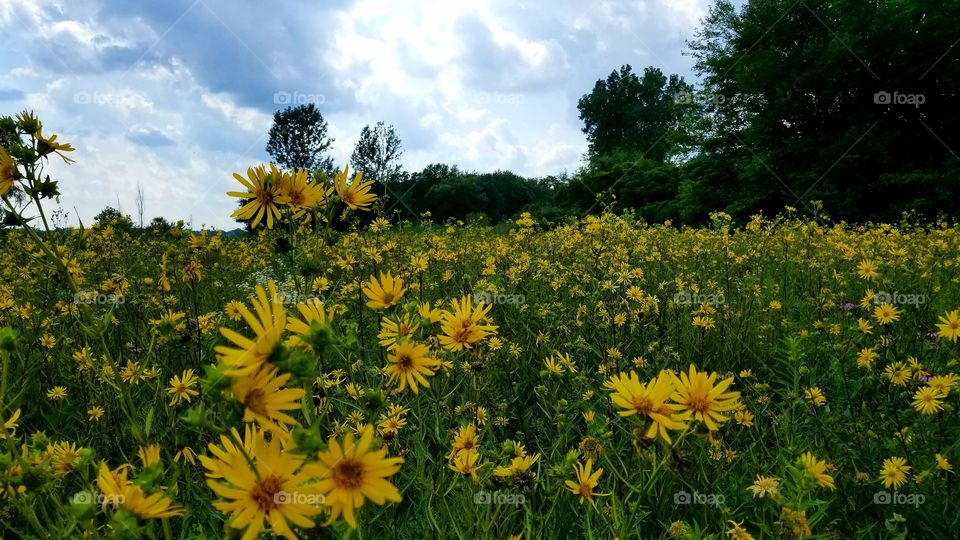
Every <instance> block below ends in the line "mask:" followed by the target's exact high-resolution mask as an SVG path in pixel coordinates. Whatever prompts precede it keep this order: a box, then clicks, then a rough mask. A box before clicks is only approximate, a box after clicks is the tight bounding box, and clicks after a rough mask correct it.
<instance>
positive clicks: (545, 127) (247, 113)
mask: <svg viewBox="0 0 960 540" xmlns="http://www.w3.org/2000/svg"><path fill="white" fill-rule="evenodd" d="M191 5H192V2H191V1H189V0H171V1H170V2H165V3H143V4H134V3H128V2H125V1H121V0H74V1H70V2H63V1H61V0H0V36H2V37H0V41H2V42H4V43H10V44H14V45H15V46H14V47H8V48H10V49H11V50H13V51H14V52H15V54H5V55H2V57H0V74H5V75H3V77H2V78H3V83H2V84H0V90H15V91H17V92H14V93H12V94H10V95H20V96H22V97H20V98H19V99H18V100H17V101H7V102H4V107H5V108H9V109H8V110H5V111H3V112H4V113H5V114H9V113H11V112H15V111H16V110H18V109H21V108H30V109H34V110H35V111H36V112H37V113H38V115H39V116H40V117H41V118H42V119H43V120H44V125H45V127H46V130H47V131H48V132H51V133H60V134H61V139H63V140H66V141H68V142H72V143H73V144H74V146H75V147H76V148H77V152H75V153H74V155H73V156H72V157H73V158H75V159H76V161H77V163H76V164H75V165H71V166H63V165H62V164H58V165H57V166H55V167H54V171H55V173H56V174H55V175H57V176H59V177H60V178H61V179H62V180H63V182H62V189H63V192H64V198H63V200H64V202H65V203H66V204H65V206H66V207H67V209H70V210H71V211H72V208H73V207H76V210H77V212H79V215H80V217H82V218H83V219H84V221H85V222H88V221H89V220H90V219H91V218H92V216H93V215H95V214H96V213H97V212H98V211H99V210H100V209H102V208H103V207H104V206H107V205H116V204H117V198H118V197H119V199H120V203H121V205H122V206H123V207H124V210H125V211H127V212H128V213H132V212H133V208H134V205H133V199H134V197H135V193H136V185H137V184H141V185H143V186H144V189H145V190H146V195H147V211H146V213H147V217H148V218H149V217H152V216H153V215H164V216H165V217H167V218H168V219H178V218H184V219H186V218H187V217H189V214H192V215H193V217H194V220H195V222H197V223H200V222H206V223H210V224H215V225H218V226H223V227H229V228H232V227H233V226H235V224H234V222H233V221H232V220H231V219H230V218H229V214H230V212H231V211H232V209H233V208H234V201H233V200H231V199H229V198H228V197H226V195H225V194H224V192H225V191H227V190H229V189H232V188H233V187H234V185H233V184H234V180H233V179H232V178H231V173H233V172H234V171H240V170H245V169H246V168H247V167H248V166H249V165H251V164H253V163H258V162H261V161H264V160H266V159H268V157H267V156H266V154H265V153H264V151H263V148H264V146H265V144H266V136H267V131H268V130H269V128H270V124H271V121H272V118H271V115H272V112H273V111H274V110H275V109H276V108H278V106H277V105H276V104H275V103H274V94H275V93H277V92H289V93H291V95H293V94H294V93H295V92H299V94H301V95H311V96H323V99H322V100H321V99H317V100H316V102H318V103H319V107H320V109H321V112H322V113H323V114H324V116H325V118H326V119H327V120H328V122H329V125H330V135H331V136H332V137H333V138H335V139H336V141H335V143H334V148H333V155H334V158H335V159H336V160H337V162H338V163H339V164H340V165H341V166H342V165H343V164H344V163H346V162H347V160H348V159H349V156H350V153H351V151H352V145H353V144H354V142H355V141H356V139H357V137H358V135H359V133H360V129H361V128H362V127H363V126H364V125H365V124H373V123H374V122H376V121H378V120H384V121H386V122H387V123H391V124H394V125H395V126H396V128H397V130H398V132H399V134H400V136H401V138H402V139H403V140H404V147H405V154H404V164H405V166H406V168H407V169H408V170H416V169H419V168H421V167H423V166H425V165H427V164H429V163H436V162H444V163H448V164H456V165H459V166H460V167H461V168H462V169H467V170H478V171H490V170H494V169H509V170H513V171H514V172H517V173H518V174H523V175H528V176H543V175H548V174H556V173H559V172H561V171H562V170H564V169H566V170H573V169H575V168H576V167H577V166H578V165H579V163H580V159H581V156H582V154H583V152H584V151H585V150H586V141H585V140H584V136H583V134H582V132H581V131H580V127H581V124H580V121H579V119H578V118H577V111H576V101H577V99H578V98H579V97H580V96H581V95H582V94H583V93H585V92H588V91H589V90H590V88H592V86H593V84H594V82H595V81H596V79H597V78H600V77H605V76H606V75H607V74H608V73H609V72H610V71H612V70H613V69H616V68H617V67H619V66H620V65H621V64H625V63H630V64H632V65H633V66H634V68H635V70H637V71H642V69H643V68H644V67H646V66H647V65H651V64H653V65H657V66H658V67H661V68H662V69H663V70H664V71H665V72H668V73H681V74H688V73H689V70H690V65H691V60H690V59H689V58H687V57H683V56H681V54H680V53H681V51H682V50H683V49H684V48H685V45H684V40H685V39H688V38H690V37H691V36H692V34H693V32H694V30H695V28H696V26H697V23H698V21H699V20H700V19H701V18H702V17H703V16H704V15H705V14H706V10H707V6H708V1H707V0H648V1H645V2H621V1H619V0H601V1H598V2H596V3H591V4H584V3H583V2H582V1H580V0H557V1H555V2H551V3H550V4H549V5H546V4H538V3H529V4H527V3H518V2H516V1H514V0H482V1H478V2H470V3H466V2H452V1H450V0H357V1H350V0H333V1H332V2H330V3H325V4H324V7H322V8H316V9H314V10H312V11H309V12H304V11H302V8H301V7H289V8H288V7H286V6H285V5H280V4H271V5H269V6H266V5H261V4H259V3H257V4H253V3H251V4H248V5H243V4H242V3H241V4H239V5H238V4H237V3H236V2H235V1H232V0H204V6H196V7H195V8H194V9H188V8H190V7H191ZM267 17H269V20H271V21H273V23H271V24H265V23H264V21H265V20H267ZM264 63H265V64H266V65H264Z"/></svg>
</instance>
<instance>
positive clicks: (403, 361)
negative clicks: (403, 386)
mask: <svg viewBox="0 0 960 540" xmlns="http://www.w3.org/2000/svg"><path fill="white" fill-rule="evenodd" d="M397 365H399V366H400V367H402V368H404V369H410V367H411V366H413V358H410V355H409V354H401V355H400V356H398V357H397Z"/></svg>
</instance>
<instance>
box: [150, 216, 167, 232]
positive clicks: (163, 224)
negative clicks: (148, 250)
mask: <svg viewBox="0 0 960 540" xmlns="http://www.w3.org/2000/svg"><path fill="white" fill-rule="evenodd" d="M171 227H173V225H172V224H171V223H170V222H169V221H167V220H166V219H165V218H163V217H162V216H157V217H155V218H153V219H151V220H150V225H148V226H147V229H148V230H150V231H152V232H155V233H166V232H167V231H169V230H170V228H171Z"/></svg>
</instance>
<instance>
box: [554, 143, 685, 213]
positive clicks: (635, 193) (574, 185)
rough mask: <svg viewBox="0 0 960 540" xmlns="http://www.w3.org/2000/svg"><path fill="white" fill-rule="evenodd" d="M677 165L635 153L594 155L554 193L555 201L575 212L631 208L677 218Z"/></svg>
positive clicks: (678, 175) (678, 176)
mask: <svg viewBox="0 0 960 540" xmlns="http://www.w3.org/2000/svg"><path fill="white" fill-rule="evenodd" d="M679 183H680V170H679V168H678V167H677V166H676V165H674V164H672V163H669V162H656V161H653V160H650V159H647V158H645V157H643V156H642V155H641V154H638V153H630V152H623V151H621V152H617V153H615V154H610V155H601V156H596V157H594V158H593V159H592V160H591V162H590V164H589V165H588V166H586V167H584V168H583V169H582V170H581V171H579V172H578V173H577V175H576V176H575V177H574V178H573V179H572V180H571V181H570V182H569V183H567V184H566V185H564V186H562V187H561V188H560V189H559V191H558V193H557V202H558V203H559V204H560V205H561V206H563V207H566V208H574V209H576V211H577V213H578V214H579V213H584V212H592V213H600V212H601V211H603V210H605V209H610V208H611V207H613V208H632V209H635V210H636V213H637V215H638V216H639V217H642V218H644V219H646V220H647V221H651V222H663V221H665V220H672V219H676V218H677V217H679V212H678V208H677V203H676V198H677V189H678V186H679Z"/></svg>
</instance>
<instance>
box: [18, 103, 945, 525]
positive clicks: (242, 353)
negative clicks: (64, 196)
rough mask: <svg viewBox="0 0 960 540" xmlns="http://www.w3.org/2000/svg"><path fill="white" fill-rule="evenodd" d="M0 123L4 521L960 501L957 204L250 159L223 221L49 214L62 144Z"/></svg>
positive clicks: (850, 511)
mask: <svg viewBox="0 0 960 540" xmlns="http://www.w3.org/2000/svg"><path fill="white" fill-rule="evenodd" d="M0 123H2V128H3V129H4V130H5V131H6V132H7V135H8V140H10V139H12V140H13V141H15V142H14V144H12V145H11V146H9V147H8V148H7V149H6V150H0V195H2V202H3V204H4V207H5V209H6V210H7V211H8V216H13V217H14V218H19V221H18V223H16V226H14V227H10V228H7V229H5V230H4V231H2V232H0V238H2V243H0V272H2V275H3V276H4V277H3V280H2V281H0V361H2V379H0V385H2V386H0V501H2V504H0V536H2V537H3V538H151V539H160V538H163V539H172V538H244V539H247V540H249V539H254V538H261V537H269V536H271V535H272V536H280V537H285V538H298V537H299V538H411V539H413V538H462V539H469V538H497V539H505V538H511V539H516V538H526V539H537V538H595V539H599V538H621V539H626V538H690V539H694V538H737V539H746V538H809V537H816V538H861V537H863V538H881V537H882V538H906V537H923V538H949V537H952V536H954V535H955V534H956V532H955V531H956V530H957V527H958V526H960V523H958V521H960V506H958V505H960V497H958V486H957V482H956V474H955V469H954V464H955V463H957V461H958V460H960V450H958V443H960V419H958V406H960V402H958V396H960V388H957V383H958V381H960V377H958V373H960V365H958V358H960V348H958V344H957V339H958V337H960V311H958V309H960V289H958V286H957V284H958V279H960V278H958V276H960V274H958V268H960V251H958V247H960V225H957V224H955V223H953V222H948V221H943V220H941V221H934V222H920V221H915V220H910V219H905V220H903V221H901V222H897V223H870V224H863V225H851V224H847V223H844V222H838V221H835V220H833V219H831V218H830V217H829V216H828V215H826V213H823V212H819V213H818V214H817V215H815V216H812V217H811V216H809V215H807V216H805V217H804V216H801V215H799V214H798V213H797V212H796V210H795V209H793V208H789V207H787V208H784V209H783V211H782V212H781V213H779V214H778V215H770V216H765V215H762V214H758V215H755V216H753V218H752V219H750V220H749V221H748V222H746V223H739V224H738V223H734V222H733V221H732V220H731V218H730V216H728V215H726V214H724V213H722V212H716V213H714V214H712V215H711V220H710V223H709V224H708V225H706V226H703V227H699V228H691V227H686V226H683V227H681V226H676V225H674V224H672V223H670V222H665V223H648V222H646V221H644V220H642V219H640V218H638V217H636V216H635V215H633V214H631V213H630V212H623V213H620V214H613V213H601V214H598V215H591V216H587V217H584V218H581V219H575V218H571V219H568V220H566V221H563V222H560V223H540V222H538V220H537V219H534V218H533V217H532V216H531V215H530V214H529V213H521V214H519V216H518V217H516V218H515V219H512V220H510V221H509V222H508V223H506V224H503V225H499V226H489V225H485V224H473V223H471V224H465V223H463V222H460V221H456V220H449V221H446V222H433V221H432V220H431V217H430V216H429V215H422V216H420V219H416V220H395V219H394V220H392V219H390V217H389V216H388V215H385V214H384V212H383V211H382V210H383V207H382V205H381V204H380V203H381V201H380V200H379V198H378V196H377V195H376V193H375V192H374V191H372V190H371V186H372V184H373V182H372V180H370V179H366V178H364V176H363V175H362V174H359V173H357V174H354V173H353V172H352V171H350V170H349V169H348V168H343V169H342V170H340V171H339V172H337V173H336V174H335V175H326V174H324V173H321V172H317V173H313V174H308V173H307V172H306V171H303V170H285V169H283V168H281V167H277V166H276V165H257V166H252V167H251V168H249V169H248V170H246V171H242V172H239V173H237V174H236V175H235V180H236V190H235V191H231V192H229V193H224V194H223V197H225V198H226V197H231V198H234V199H236V200H238V203H239V204H238V206H237V210H236V212H235V217H236V218H238V219H240V220H243V221H245V222H246V223H247V224H248V226H249V232H248V233H247V234H243V235H239V236H235V237H227V236H225V235H224V234H223V233H222V232H221V231H213V230H199V231H193V230H190V229H189V228H187V227H185V226H183V224H182V223H181V224H174V225H172V226H170V227H163V228H156V227H155V228H151V229H142V228H137V227H133V226H132V224H131V223H130V222H129V220H126V219H125V218H123V217H122V216H121V217H118V218H116V219H114V220H111V221H106V222H98V223H96V224H88V225H87V226H80V227H57V226H55V222H54V219H53V216H52V215H50V213H49V211H48V208H49V206H50V203H51V201H52V200H53V199H55V198H57V197H58V195H59V192H58V185H57V182H56V180H55V179H51V178H50V176H48V175H46V174H45V172H44V167H45V166H47V165H48V163H49V161H50V160H61V159H62V160H65V161H70V160H82V159H83V158H84V156H83V154H82V153H80V152H76V151H74V148H73V147H72V146H71V145H70V144H68V143H66V142H64V141H61V140H59V139H58V138H57V136H56V135H52V134H50V133H48V132H47V131H46V130H45V129H44V128H43V125H42V123H41V121H40V119H39V118H38V117H37V116H35V115H34V114H32V113H30V112H24V113H21V114H19V115H17V116H16V117H15V118H5V119H3V120H2V121H0ZM28 215H30V216H36V218H35V219H27V217H26V216H28Z"/></svg>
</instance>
